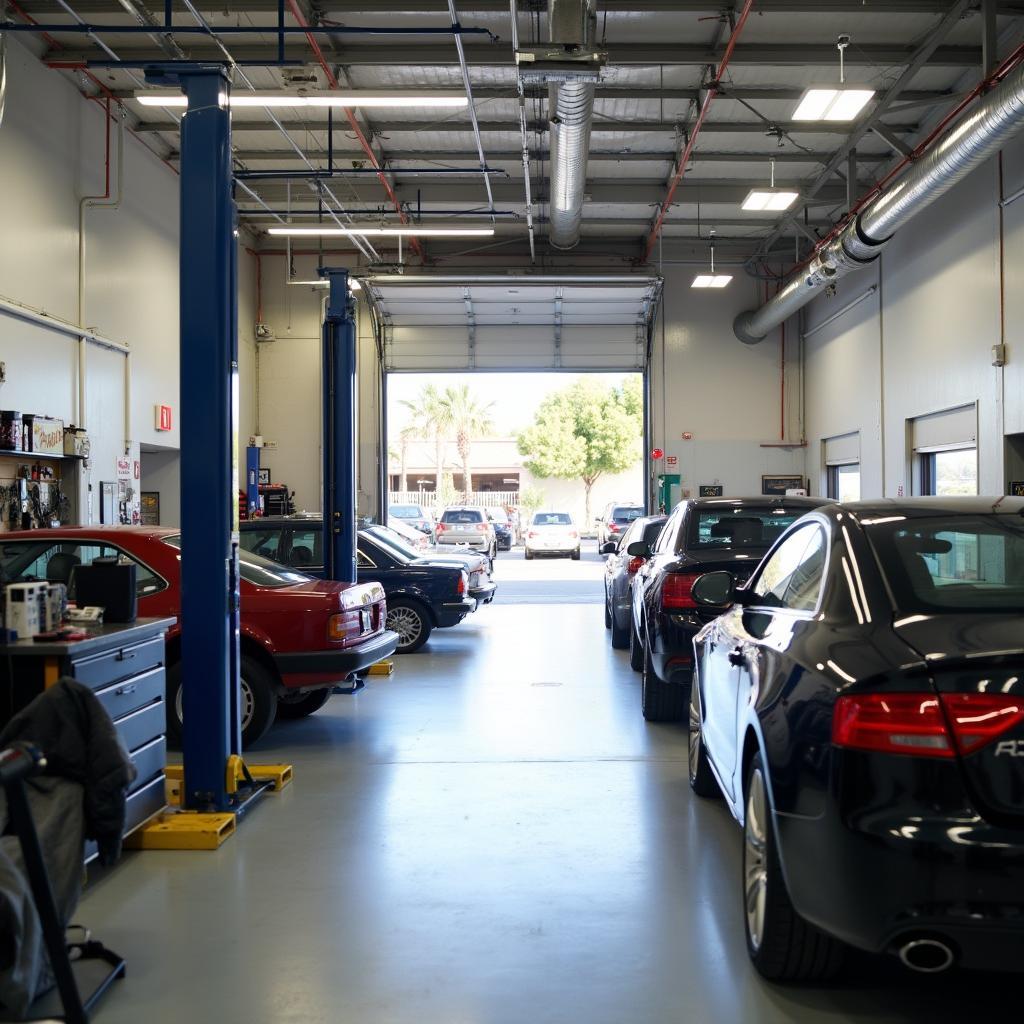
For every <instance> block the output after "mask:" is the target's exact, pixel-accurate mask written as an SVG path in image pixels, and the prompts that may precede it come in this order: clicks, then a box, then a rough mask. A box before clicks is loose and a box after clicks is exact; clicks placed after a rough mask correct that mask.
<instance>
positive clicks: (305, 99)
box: [135, 89, 469, 108]
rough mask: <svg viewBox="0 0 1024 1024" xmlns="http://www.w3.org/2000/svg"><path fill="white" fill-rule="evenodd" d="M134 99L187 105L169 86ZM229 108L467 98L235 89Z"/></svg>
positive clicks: (460, 100) (450, 102)
mask: <svg viewBox="0 0 1024 1024" xmlns="http://www.w3.org/2000/svg"><path fill="white" fill-rule="evenodd" d="M135 99H136V100H138V102H139V103H141V104H142V105H143V106H145V107H180V108H184V107H187V106H188V100H187V99H186V97H185V95H184V94H183V93H180V92H177V91H176V90H172V89H164V90H146V91H145V92H137V93H136V94H135ZM230 104H231V106H232V107H302V108H308V107H465V106H468V105H469V99H468V98H467V97H466V94H465V93H461V92H429V93H424V92H365V93H362V92H332V91H323V92H304V93H300V92H281V91H276V92H260V91H257V92H236V93H234V95H232V96H231V99H230Z"/></svg>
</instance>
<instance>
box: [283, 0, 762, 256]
mask: <svg viewBox="0 0 1024 1024" xmlns="http://www.w3.org/2000/svg"><path fill="white" fill-rule="evenodd" d="M288 2H289V3H292V2H294V0H288ZM753 6H754V0H747V2H746V3H745V4H744V5H743V10H742V11H741V12H740V16H739V17H738V18H737V19H736V27H735V28H734V29H733V30H732V35H731V36H729V42H728V43H727V44H726V47H725V53H724V54H722V60H721V63H720V64H719V65H718V70H717V72H716V73H715V80H714V81H713V82H712V83H711V84H710V86H709V87H708V91H707V94H706V95H705V97H704V102H703V103H702V104H701V108H700V113H699V114H698V115H697V123H696V124H695V125H694V126H693V131H692V132H690V138H689V139H688V140H687V142H686V148H685V149H684V150H683V155H682V156H681V157H680V158H679V165H678V166H677V167H676V172H675V174H674V175H673V176H672V181H671V182H670V183H669V186H668V194H667V195H666V196H665V201H664V202H663V203H662V204H661V207H660V208H659V209H658V215H657V217H655V219H654V225H653V226H652V227H651V233H650V234H649V235H648V236H647V244H646V246H645V247H644V263H646V262H647V261H648V260H649V259H650V258H651V253H652V252H653V250H654V243H655V242H656V241H657V240H658V235H659V234H660V233H661V226H662V224H664V223H665V217H666V216H667V215H668V211H669V210H670V209H671V207H672V199H673V197H674V196H675V194H676V189H677V188H678V187H679V182H680V181H682V180H683V175H684V174H685V173H686V167H687V165H688V164H689V162H690V156H691V154H692V153H693V147H694V146H695V145H696V144H697V137H698V136H699V135H700V130H701V128H703V127H704V122H705V121H706V120H707V116H708V111H709V110H710V109H711V104H712V103H714V102H715V97H716V96H717V95H718V83H719V82H721V80H722V76H723V75H724V74H725V70H726V68H727V67H728V66H729V61H731V60H732V53H733V50H735V49H736V41H737V40H738V39H739V37H740V33H741V32H742V31H743V26H744V25H745V24H746V23H747V18H749V17H750V9H751V8H752V7H753Z"/></svg>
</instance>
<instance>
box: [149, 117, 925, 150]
mask: <svg viewBox="0 0 1024 1024" xmlns="http://www.w3.org/2000/svg"><path fill="white" fill-rule="evenodd" d="M280 120H281V123H282V124H284V125H285V126H286V127H288V128H292V129H294V130H295V131H297V132H301V131H303V130H305V131H314V132H326V131H327V121H326V119H325V120H323V121H320V120H313V119H312V118H307V119H306V120H303V121H287V120H285V119H284V118H283V117H282V118H280ZM682 127H683V123H682V122H681V121H637V120H625V119H623V120H621V121H619V120H616V121H604V120H601V117H600V115H597V116H596V117H595V119H594V127H593V132H594V134H603V135H607V134H609V133H611V132H628V133H629V134H631V135H632V134H636V133H637V132H655V133H659V132H669V133H672V134H675V133H676V132H677V131H678V130H679V129H680V128H682ZM765 127H766V126H765V124H764V123H763V122H761V121H754V122H744V121H740V122H734V121H712V122H709V123H708V124H706V125H704V128H703V129H702V134H719V135H763V136H766V137H767V135H768V133H767V132H766V131H765ZM771 127H772V128H773V129H775V128H777V129H779V130H781V131H783V132H785V133H786V134H788V135H845V134H846V131H847V128H846V126H843V125H840V124H837V123H833V122H828V121H792V122H790V121H774V122H772V125H771ZM888 127H889V130H890V131H894V132H903V133H908V132H916V131H918V129H919V126H918V125H916V124H898V125H896V124H893V125H889V126H888ZM374 129H375V131H377V132H379V133H380V134H382V135H390V134H392V133H395V132H410V133H417V134H418V133H422V132H427V133H430V134H435V133H443V134H446V135H450V134H452V133H464V134H466V135H469V134H470V133H471V132H472V131H473V128H472V125H471V124H470V123H469V121H453V120H446V121H439V122H430V121H374ZM547 129H548V122H547V121H533V122H531V123H530V125H529V130H530V131H531V132H543V133H545V134H546V133H547ZM177 130H178V126H177V124H176V123H175V122H174V121H140V122H139V124H138V125H137V126H136V128H135V131H137V132H174V131H177ZM269 131H273V126H272V125H268V124H267V122H265V121H249V120H245V121H243V120H240V119H238V118H235V119H234V120H233V121H232V124H231V132H232V134H233V135H238V134H240V133H244V132H269ZM480 131H482V132H511V133H515V134H518V132H519V122H518V121H511V120H509V121H481V122H480ZM771 137H772V138H773V139H774V137H775V136H774V132H773V134H772V136H771ZM438 156H439V157H440V158H442V159H443V157H444V153H443V151H442V152H441V153H439V154H438Z"/></svg>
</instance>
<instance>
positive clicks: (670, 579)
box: [661, 572, 701, 608]
mask: <svg viewBox="0 0 1024 1024" xmlns="http://www.w3.org/2000/svg"><path fill="white" fill-rule="evenodd" d="M700 575H701V574H700V573H697V572H670V573H668V574H667V575H666V576H665V582H664V583H663V584H662V585H661V607H662V608H696V607H697V602H696V601H694V599H693V584H694V583H695V582H696V581H697V578H698V577H699V576H700Z"/></svg>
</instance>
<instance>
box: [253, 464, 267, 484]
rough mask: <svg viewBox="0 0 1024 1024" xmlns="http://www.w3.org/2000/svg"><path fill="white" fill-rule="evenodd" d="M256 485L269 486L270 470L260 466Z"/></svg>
mask: <svg viewBox="0 0 1024 1024" xmlns="http://www.w3.org/2000/svg"><path fill="white" fill-rule="evenodd" d="M256 482H257V483H258V484H267V485H269V484H270V470H269V469H268V468H267V467H266V466H261V467H260V471H259V476H258V478H257V480H256Z"/></svg>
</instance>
